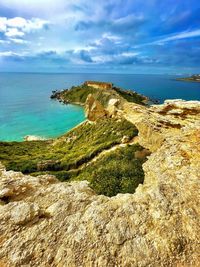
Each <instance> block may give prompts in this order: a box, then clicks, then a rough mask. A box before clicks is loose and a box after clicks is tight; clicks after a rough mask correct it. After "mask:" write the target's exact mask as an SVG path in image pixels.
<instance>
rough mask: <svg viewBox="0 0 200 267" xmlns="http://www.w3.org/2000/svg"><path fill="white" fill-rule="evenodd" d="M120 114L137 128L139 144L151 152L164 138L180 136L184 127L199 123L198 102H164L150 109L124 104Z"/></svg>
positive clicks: (199, 105) (199, 108) (199, 110)
mask: <svg viewBox="0 0 200 267" xmlns="http://www.w3.org/2000/svg"><path fill="white" fill-rule="evenodd" d="M121 113H122V116H124V117H125V118H126V119H127V120H129V121H131V122H132V123H134V124H135V125H136V127H137V128H138V130H139V139H138V141H139V143H140V144H141V145H143V146H144V147H146V148H148V149H150V150H151V151H152V152H153V151H156V150H157V149H158V148H159V147H160V146H161V145H162V144H163V142H164V141H165V140H166V138H168V137H173V136H175V135H180V132H181V131H182V129H183V128H184V127H186V126H193V125H194V124H195V122H196V121H200V102H198V101H184V100H180V99H179V100H166V101H165V102H164V104H162V105H153V106H151V107H150V108H146V107H144V106H141V105H137V104H133V103H127V102H126V103H124V105H123V111H121ZM118 114H119V112H118Z"/></svg>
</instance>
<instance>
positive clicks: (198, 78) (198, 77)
mask: <svg viewBox="0 0 200 267" xmlns="http://www.w3.org/2000/svg"><path fill="white" fill-rule="evenodd" d="M176 80H177V81H186V82H200V74H195V75H192V76H190V77H185V78H177V79H176Z"/></svg>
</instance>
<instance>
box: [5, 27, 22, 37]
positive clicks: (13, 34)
mask: <svg viewBox="0 0 200 267" xmlns="http://www.w3.org/2000/svg"><path fill="white" fill-rule="evenodd" d="M5 36H7V37H16V36H18V37H22V36H24V33H23V32H22V31H19V30H18V29H17V28H9V29H8V30H7V31H6V32H5Z"/></svg>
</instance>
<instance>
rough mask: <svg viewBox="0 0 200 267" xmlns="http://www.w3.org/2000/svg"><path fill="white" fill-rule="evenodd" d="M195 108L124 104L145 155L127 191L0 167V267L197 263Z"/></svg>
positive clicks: (199, 149) (198, 142)
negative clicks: (100, 191)
mask: <svg viewBox="0 0 200 267" xmlns="http://www.w3.org/2000/svg"><path fill="white" fill-rule="evenodd" d="M169 105H170V108H169ZM174 105H175V108H174ZM171 106H173V108H171ZM189 107H190V108H189ZM199 107H200V103H199V102H196V103H191V102H189V103H188V102H184V103H183V102H182V101H177V102H176V103H175V102H173V104H172V102H170V103H169V102H166V103H165V104H163V105H161V106H153V107H151V108H150V109H146V108H144V107H139V106H137V105H134V104H132V105H130V104H127V105H125V106H124V110H123V115H124V116H125V117H126V118H128V119H129V120H130V121H132V122H134V123H136V124H137V126H138V128H139V134H140V136H139V140H140V142H141V143H143V144H146V148H150V149H151V151H153V153H152V154H151V155H150V156H149V159H148V161H146V163H145V164H144V165H143V167H144V172H145V181H144V184H143V185H140V186H139V187H138V188H137V189H136V192H135V193H134V194H118V195H117V196H115V197H111V198H109V197H106V196H102V195H96V194H95V193H94V192H93V191H92V190H91V189H90V187H89V185H88V182H86V181H85V182H71V183H61V182H59V181H58V180H57V179H56V178H55V177H53V176H50V175H45V176H38V177H31V176H25V175H23V174H21V173H16V172H13V171H8V172H7V171H6V170H5V169H4V167H3V166H0V199H1V202H0V266H8V267H11V266H12V267H17V266H20V267H21V266H39V267H40V266H41V267H43V266H45V267H46V266H47V267H48V266H49V267H50V266H51V267H54V266H55V267H57V266H58V267H63V266H66V267H67V266H69V267H80V266H83V267H89V266H91V267H93V266H98V267H105V266H106V267H107V266H108V267H115V266H118V267H130V266H131V267H138V266H141V267H142V266H143V267H146V266H152V267H161V266H166V267H175V266H177V267H186V266H191V267H198V266H200V255H199V251H200V243H199V232H200V224H199V216H200V203H199V202H200V201H199V194H200V183H199V178H200V175H199V173H200V160H199V159H200V119H199ZM185 108H188V109H190V111H188V110H187V112H185ZM175 110H176V113H175ZM186 113H187V114H186ZM162 120H163V121H164V122H161V121H162ZM144 123H145V125H144ZM169 123H170V125H169ZM177 124H180V125H181V127H180V126H176V127H174V125H177ZM159 125H161V126H160V127H159ZM164 125H165V126H166V127H164ZM157 137H159V138H160V139H159V138H158V142H157V143H156V138H157ZM148 140H149V143H148Z"/></svg>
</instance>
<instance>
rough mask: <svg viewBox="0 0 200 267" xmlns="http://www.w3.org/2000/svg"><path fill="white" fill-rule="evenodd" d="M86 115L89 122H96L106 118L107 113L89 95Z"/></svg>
mask: <svg viewBox="0 0 200 267" xmlns="http://www.w3.org/2000/svg"><path fill="white" fill-rule="evenodd" d="M85 114H86V117H87V118H88V120H90V121H96V120H97V119H101V118H103V117H106V115H107V112H106V110H105V109H104V107H103V106H102V105H101V103H100V102H99V101H98V100H96V99H95V98H94V97H93V96H92V95H91V94H89V95H88V97H87V99H86V102H85Z"/></svg>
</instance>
